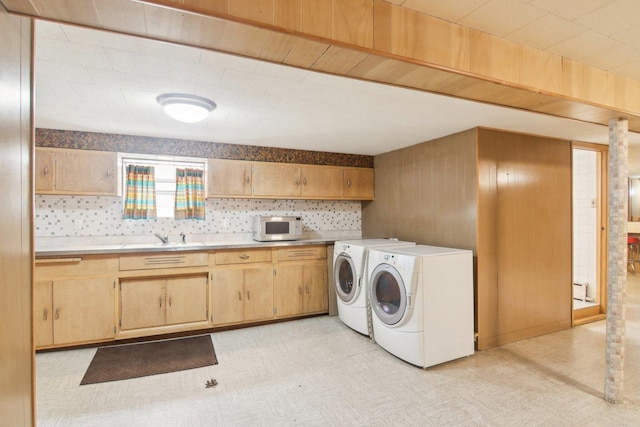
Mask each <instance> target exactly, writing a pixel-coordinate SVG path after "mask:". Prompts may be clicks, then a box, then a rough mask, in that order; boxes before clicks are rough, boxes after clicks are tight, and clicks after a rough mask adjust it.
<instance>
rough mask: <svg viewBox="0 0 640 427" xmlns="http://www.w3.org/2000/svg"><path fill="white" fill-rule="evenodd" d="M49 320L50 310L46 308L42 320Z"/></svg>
mask: <svg viewBox="0 0 640 427" xmlns="http://www.w3.org/2000/svg"><path fill="white" fill-rule="evenodd" d="M48 318H49V309H48V308H45V309H44V313H43V316H42V320H47V319H48Z"/></svg>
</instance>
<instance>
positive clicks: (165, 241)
mask: <svg viewBox="0 0 640 427" xmlns="http://www.w3.org/2000/svg"><path fill="white" fill-rule="evenodd" d="M156 237H157V238H158V239H160V241H161V242H162V243H169V236H167V235H166V234H165V235H164V236H161V235H160V234H158V233H156Z"/></svg>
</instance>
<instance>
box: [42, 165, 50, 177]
mask: <svg viewBox="0 0 640 427" xmlns="http://www.w3.org/2000/svg"><path fill="white" fill-rule="evenodd" d="M43 172H44V176H49V166H45V167H44V171H43Z"/></svg>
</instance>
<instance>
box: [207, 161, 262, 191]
mask: <svg viewBox="0 0 640 427" xmlns="http://www.w3.org/2000/svg"><path fill="white" fill-rule="evenodd" d="M208 168H209V171H208V174H207V175H208V182H207V188H208V190H207V194H208V196H211V197H231V196H236V197H242V196H251V162H244V161H238V160H220V159H209V160H208Z"/></svg>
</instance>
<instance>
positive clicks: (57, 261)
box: [36, 258, 82, 265]
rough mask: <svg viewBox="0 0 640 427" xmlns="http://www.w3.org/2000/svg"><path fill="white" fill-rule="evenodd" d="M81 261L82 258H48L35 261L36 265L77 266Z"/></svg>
mask: <svg viewBox="0 0 640 427" xmlns="http://www.w3.org/2000/svg"><path fill="white" fill-rule="evenodd" d="M80 261H82V258H48V259H37V260H36V264H37V265H40V264H78V263H80Z"/></svg>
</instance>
